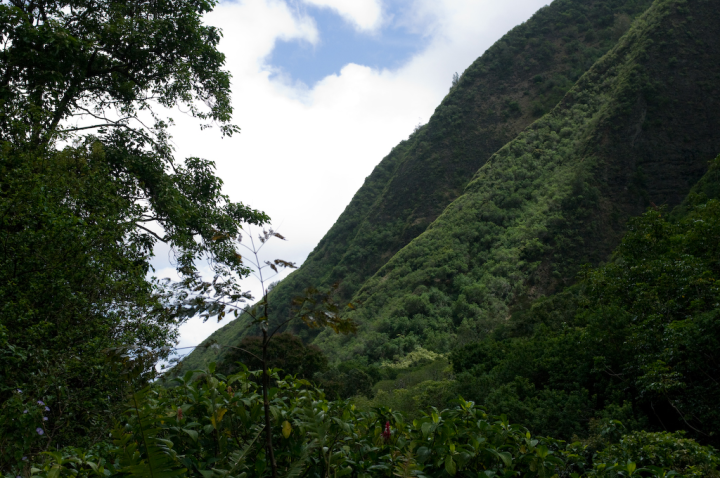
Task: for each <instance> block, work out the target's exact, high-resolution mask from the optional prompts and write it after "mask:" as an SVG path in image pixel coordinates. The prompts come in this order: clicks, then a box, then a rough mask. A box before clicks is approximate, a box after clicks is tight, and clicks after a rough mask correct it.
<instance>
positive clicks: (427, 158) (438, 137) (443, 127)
mask: <svg viewBox="0 0 720 478" xmlns="http://www.w3.org/2000/svg"><path fill="white" fill-rule="evenodd" d="M651 3H652V2H651V0H556V1H553V2H552V3H551V4H550V5H548V6H546V7H543V8H542V9H540V10H539V11H538V12H537V13H536V14H535V15H533V17H532V18H531V19H529V20H528V21H527V22H525V23H523V24H522V25H519V26H517V27H516V28H514V29H512V30H511V31H510V32H508V33H507V34H506V35H505V36H503V38H501V39H500V40H499V41H498V42H497V43H496V44H495V45H493V46H492V47H491V48H490V49H488V50H487V52H485V53H484V54H483V55H482V56H481V57H480V58H478V59H477V60H476V61H475V62H474V63H473V64H472V65H471V66H470V67H469V68H468V69H467V70H466V71H465V72H464V73H463V74H461V75H458V77H457V82H456V84H455V86H454V87H453V88H452V89H451V91H450V93H449V94H448V95H447V96H446V97H445V98H444V99H443V101H442V103H441V105H440V106H438V108H437V110H436V111H435V113H434V114H433V116H432V117H431V118H430V120H429V122H428V123H427V124H426V125H425V126H422V127H420V128H419V129H417V130H416V131H415V133H414V134H413V135H412V136H411V137H410V138H409V139H408V140H405V141H402V142H400V143H399V144H398V145H397V146H396V147H395V148H394V149H393V150H392V152H390V154H389V155H388V156H387V157H385V158H384V159H383V160H382V161H381V162H380V163H379V164H378V166H377V167H376V168H375V170H374V171H373V172H372V174H371V175H370V176H369V177H368V178H367V179H366V180H365V182H364V184H363V186H362V187H361V188H360V189H359V190H358V192H357V193H356V195H355V197H354V198H353V200H352V201H351V203H350V204H349V205H348V207H347V208H346V209H345V211H344V212H343V214H341V216H340V217H339V218H338V220H337V221H336V223H335V224H334V225H333V227H332V228H331V229H330V230H329V231H328V233H327V234H326V235H325V237H324V238H323V239H322V240H321V241H320V243H319V244H318V245H317V247H316V249H315V250H314V251H313V252H312V253H311V254H310V255H309V256H308V258H307V260H306V261H305V262H304V263H303V265H302V266H301V267H300V269H299V270H298V271H295V272H293V273H292V274H291V275H290V276H289V277H288V278H286V279H285V280H283V281H282V283H280V284H279V285H278V286H277V287H276V288H275V289H274V290H273V294H272V295H273V296H274V299H273V300H274V301H275V303H276V304H277V306H276V308H275V309H274V311H271V313H270V315H271V319H272V320H273V321H281V320H282V319H283V318H284V317H287V315H288V311H289V309H290V307H291V300H292V298H293V297H294V296H296V295H298V294H299V293H300V291H302V290H303V289H305V288H306V287H308V286H311V285H313V286H315V287H319V288H322V287H326V286H330V285H331V284H332V283H334V282H336V281H340V282H341V283H340V289H339V292H340V298H341V299H342V300H346V301H347V300H350V299H351V297H352V296H353V295H354V294H355V293H356V292H357V291H358V290H359V289H360V288H361V287H363V284H365V282H366V281H367V280H368V279H369V278H370V277H372V276H373V275H374V274H375V273H376V272H377V271H378V270H379V269H380V268H381V267H382V266H383V265H384V264H385V263H387V261H388V260H389V259H390V258H391V257H392V256H393V255H394V254H396V253H397V252H398V251H399V250H401V249H402V248H403V247H405V246H406V245H408V244H409V243H410V242H411V241H412V240H413V239H414V238H416V237H417V236H418V235H420V234H421V233H422V232H423V231H425V230H426V229H427V228H428V226H429V225H430V224H431V223H432V222H433V221H434V220H435V219H436V218H437V217H438V216H439V215H440V214H441V213H442V212H443V210H444V209H445V208H446V207H447V206H448V205H449V204H450V203H451V202H452V201H453V200H455V199H456V198H458V197H459V196H460V195H461V194H462V193H463V189H464V187H465V186H466V185H467V183H468V182H469V181H470V180H471V179H472V178H473V175H474V174H475V173H476V172H477V170H478V168H480V167H481V166H483V165H484V164H485V163H486V162H487V161H488V160H489V158H490V157H491V156H492V154H493V153H495V152H496V151H497V150H498V149H500V148H501V147H502V146H503V145H504V144H506V143H507V142H509V141H511V140H512V139H513V138H514V137H515V136H516V135H517V134H518V133H519V132H520V131H522V130H523V129H524V128H526V127H527V126H529V125H530V124H531V123H532V122H533V121H535V119H536V117H537V116H538V115H542V114H544V113H545V112H548V111H550V110H551V109H552V108H553V107H554V106H555V105H556V104H557V103H558V102H559V101H560V100H561V99H562V98H563V96H564V95H565V93H566V92H567V91H568V90H569V89H570V88H571V87H572V85H574V84H575V82H576V81H577V80H578V78H579V77H580V76H581V75H582V74H583V73H584V72H585V71H587V70H588V69H589V68H590V67H591V66H592V65H593V63H595V61H596V60H598V59H599V58H600V57H602V55H604V54H605V53H607V52H608V51H609V50H610V49H611V48H612V46H613V45H614V44H615V43H616V41H617V39H618V36H617V35H614V34H613V33H612V31H613V29H614V28H615V25H616V23H617V19H618V18H619V16H622V18H626V19H632V18H635V17H637V16H638V15H640V14H641V13H642V12H644V11H645V10H646V9H647V8H648V7H649V6H650V4H651ZM572 126H573V125H565V127H572ZM539 147H540V148H543V146H539ZM426 285H427V286H428V287H429V288H431V287H432V286H434V285H436V284H434V283H428V284H426ZM411 291H412V290H411ZM411 291H410V292H411ZM393 293H395V291H393ZM401 295H404V292H403V293H402V294H401ZM450 300H451V301H454V300H455V298H450ZM408 318H412V317H410V316H408ZM435 320H437V317H432V318H430V319H429V321H430V322H431V324H430V330H428V333H435V334H436V335H437V339H432V340H430V339H428V340H425V339H423V340H420V342H419V343H421V344H425V345H427V346H428V347H433V348H434V349H437V350H442V349H444V348H447V347H449V345H450V344H452V342H453V339H452V338H451V337H450V336H447V335H444V334H443V333H442V332H437V331H442V330H447V329H448V326H449V324H448V323H446V322H445V321H440V322H438V323H437V325H436V324H435ZM244 326H245V325H244V322H238V323H230V324H228V325H227V326H226V327H225V328H223V329H221V330H219V331H217V332H216V333H215V334H214V335H213V337H212V340H216V341H217V342H218V343H220V344H232V343H233V342H234V341H237V340H238V336H239V335H241V334H243V333H244V332H243V328H244ZM424 326H425V325H424V324H423V325H419V327H421V328H422V327H424ZM294 331H295V333H297V334H299V335H300V336H301V337H302V338H303V340H306V341H308V340H312V339H313V338H314V336H315V335H316V333H315V332H313V331H306V330H302V329H295V330H294ZM362 334H363V335H364V336H366V337H367V341H368V342H377V341H378V340H382V341H383V342H387V341H388V338H390V339H392V338H393V337H392V334H382V335H383V336H382V337H377V338H375V337H372V336H371V335H369V334H368V331H363V332H362ZM405 334H406V332H405ZM388 335H390V337H388ZM431 342H433V343H437V345H431ZM416 343H418V342H414V341H412V340H411V341H408V342H407V343H402V344H397V346H394V344H390V345H388V346H387V350H385V351H382V352H380V353H379V354H378V353H376V352H374V351H370V352H368V354H369V355H370V356H371V359H372V360H373V361H374V360H376V359H377V358H378V356H379V355H380V356H381V357H382V358H383V359H392V357H393V356H394V355H403V354H404V353H406V352H407V351H409V350H412V349H413V346H414V345H415V344H416ZM336 348H338V349H339V348H341V347H340V346H338V347H329V346H328V347H324V349H325V350H326V351H327V352H329V353H330V354H331V356H333V358H335V356H336V354H335V352H336V351H335V349H336ZM350 348H355V346H351V347H350ZM360 353H361V354H365V353H364V352H362V351H361V352H360ZM216 354H217V352H216V351H214V350H212V349H198V350H197V351H195V352H193V353H192V354H191V355H190V357H188V358H187V359H186V362H187V364H188V366H190V367H200V366H203V365H204V364H207V363H208V362H210V361H212V360H217V355H216ZM344 358H347V357H344Z"/></svg>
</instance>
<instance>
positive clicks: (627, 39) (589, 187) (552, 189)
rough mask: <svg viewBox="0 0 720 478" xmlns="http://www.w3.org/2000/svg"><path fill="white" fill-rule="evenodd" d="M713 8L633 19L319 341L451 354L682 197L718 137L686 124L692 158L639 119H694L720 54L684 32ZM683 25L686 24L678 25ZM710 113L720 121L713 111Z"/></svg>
mask: <svg viewBox="0 0 720 478" xmlns="http://www.w3.org/2000/svg"><path fill="white" fill-rule="evenodd" d="M689 12H691V13H692V14H693V18H694V21H693V22H688V21H687V20H686V17H687V15H688V14H689ZM715 15H718V11H717V10H713V9H712V8H711V7H710V4H709V3H707V2H692V3H688V4H687V5H686V4H685V3H684V2H681V1H668V2H657V3H656V4H655V5H654V6H653V7H652V8H650V9H649V10H648V11H647V12H646V13H645V14H644V15H642V16H641V17H639V18H638V19H636V20H635V22H634V23H633V25H632V27H631V28H630V30H629V31H628V32H627V33H626V34H625V35H624V36H623V37H622V38H621V39H620V41H619V42H618V44H617V45H616V47H615V48H614V49H613V50H611V51H610V52H609V53H608V54H607V55H605V56H604V57H603V58H602V59H601V60H599V61H598V62H597V63H596V64H595V65H594V66H593V67H592V68H591V69H590V70H588V72H586V73H585V75H583V76H582V77H581V78H580V79H579V80H578V82H577V83H576V84H575V86H573V88H572V89H571V90H570V91H569V92H568V93H567V95H566V96H565V97H564V99H563V101H562V102H561V103H560V104H559V105H558V106H557V107H556V108H555V109H554V110H553V111H552V112H550V113H548V114H547V115H545V116H543V117H542V118H540V119H539V120H537V121H536V122H535V123H533V124H532V125H531V126H529V127H528V128H526V129H525V130H524V131H523V132H521V133H520V134H519V135H517V137H516V138H515V139H514V140H512V141H510V142H509V143H508V144H506V145H505V146H503V147H502V148H500V149H499V150H498V151H497V152H496V153H495V154H494V155H493V156H492V157H491V158H490V160H489V161H488V162H487V163H486V164H485V165H484V166H483V167H482V168H480V169H479V170H478V171H477V174H476V176H475V178H474V179H473V180H472V181H470V182H469V183H468V184H467V186H466V188H465V192H464V194H463V195H462V196H461V197H459V198H458V199H457V200H455V201H454V202H453V203H452V204H450V205H449V206H448V207H447V208H446V209H445V211H444V212H443V214H442V215H441V216H440V217H439V218H438V219H437V220H435V222H433V224H432V226H431V227H430V228H428V229H427V230H426V231H425V232H424V233H423V234H421V235H420V236H419V237H417V238H416V239H415V240H413V241H412V242H411V243H409V244H408V245H407V246H405V247H404V248H403V249H402V250H400V251H399V252H397V253H396V254H395V255H394V256H393V257H392V258H391V259H389V261H388V262H387V263H386V264H385V265H384V266H382V267H381V268H380V269H379V270H378V271H377V273H376V274H375V275H374V276H372V277H371V278H369V279H368V280H366V281H365V282H364V284H363V285H362V287H361V288H360V289H359V291H358V292H357V293H356V295H355V296H354V297H353V299H352V301H353V303H355V304H358V307H357V310H356V311H354V312H352V313H351V314H350V317H352V318H353V319H354V320H355V321H356V322H357V323H358V324H359V330H360V332H359V333H358V334H357V336H356V337H353V338H348V339H338V338H336V337H334V336H332V335H330V334H322V333H321V334H320V335H319V336H318V337H317V338H316V339H315V341H314V343H316V344H317V345H319V346H320V347H321V348H322V349H323V350H324V351H325V352H326V353H327V354H328V356H329V357H330V358H331V360H343V359H345V358H349V357H351V356H355V355H365V356H367V357H368V358H369V360H370V361H371V362H374V361H376V362H381V361H383V360H392V359H395V356H398V357H402V356H404V355H406V354H407V353H409V352H411V351H412V350H414V349H415V348H416V347H418V346H422V347H423V348H426V349H428V350H432V351H433V352H436V353H447V352H449V351H450V350H451V349H452V348H454V347H456V346H458V345H463V344H465V343H469V342H473V341H476V340H480V339H482V338H484V337H486V336H487V335H488V334H490V333H492V331H493V330H494V329H495V328H496V327H498V326H499V325H500V324H503V323H504V322H505V321H506V320H507V318H508V317H511V316H512V315H513V314H515V313H518V312H520V311H522V310H523V309H526V308H527V307H528V306H529V304H530V303H532V301H533V300H535V299H537V298H538V297H539V296H541V295H549V294H552V293H555V292H558V291H560V290H562V289H563V288H564V287H567V286H569V285H571V284H572V283H573V282H574V281H575V278H576V274H577V273H578V272H579V271H580V269H581V266H582V265H583V264H588V263H589V264H592V265H597V264H599V263H600V262H601V261H602V260H604V259H606V258H607V257H608V256H609V255H610V253H611V251H612V249H613V248H614V247H615V246H616V245H617V244H618V243H619V242H620V238H621V237H622V235H623V233H624V232H625V230H626V227H627V220H628V218H629V217H633V216H635V215H637V214H640V213H641V212H642V211H643V210H644V209H645V207H646V206H650V205H651V203H655V204H665V203H666V204H670V205H676V204H678V203H680V201H682V200H683V199H684V197H685V195H686V194H687V193H688V192H689V190H690V187H691V185H692V184H693V183H694V182H695V181H696V180H697V179H699V178H700V177H701V175H702V172H704V171H705V168H706V165H707V161H709V160H710V159H712V158H714V157H715V156H716V155H717V153H718V151H720V134H714V133H713V134H711V135H710V136H708V135H706V134H705V133H699V132H697V131H694V130H693V131H691V129H692V128H690V129H688V130H687V131H685V130H683V131H684V133H683V134H684V135H685V136H686V137H687V138H688V140H689V142H687V143H685V142H684V143H683V144H687V145H689V146H688V147H690V148H693V149H694V150H695V151H696V154H695V156H694V158H695V159H694V160H692V161H691V160H689V159H688V160H684V159H682V157H681V156H682V155H678V154H676V153H675V150H673V149H672V148H670V147H669V143H668V142H667V141H670V142H672V141H674V140H673V139H672V138H673V137H674V136H673V133H671V128H662V127H660V126H658V127H651V125H650V124H649V123H648V125H646V126H643V124H644V123H638V121H641V120H642V121H646V120H648V121H650V120H649V118H665V117H666V115H674V117H678V115H679V116H682V117H687V118H688V120H689V121H690V117H691V116H692V115H694V114H695V112H696V111H697V110H696V109H695V107H692V108H690V107H689V106H688V105H689V104H695V102H698V103H702V102H703V101H704V100H703V98H705V97H706V93H705V92H704V91H701V90H699V89H698V88H697V86H696V83H695V82H696V81H699V80H698V78H701V77H702V78H704V79H706V80H707V81H710V82H714V81H716V80H715V78H717V75H718V74H720V68H716V65H718V64H720V63H717V62H713V61H712V60H710V58H709V56H708V52H707V50H703V49H697V48H695V46H694V45H695V40H691V39H690V38H689V37H688V36H687V35H686V33H685V32H686V31H692V32H695V33H693V35H695V34H697V35H701V32H703V31H705V29H706V28H713V26H712V25H713V24H714V23H713V22H714V20H710V18H715ZM680 24H682V25H684V26H686V27H687V28H686V29H683V30H682V32H680V30H678V29H674V30H673V28H671V26H672V25H680ZM716 38H717V37H716ZM662 41H666V42H671V44H672V45H674V46H673V47H672V48H683V49H684V50H683V51H687V55H686V56H685V57H684V58H685V59H686V60H687V63H686V68H685V70H683V71H684V73H685V74H688V75H692V76H693V78H694V80H692V81H690V80H683V79H682V78H681V77H680V76H676V73H675V71H674V70H673V72H671V73H668V74H667V75H666V74H665V73H663V72H664V71H665V70H666V65H665V63H664V60H663V58H665V56H666V54H667V51H666V49H667V48H670V47H669V46H661V42H662ZM712 41H713V42H714V41H716V40H712ZM683 45H685V46H687V48H685V46H683ZM691 46H692V48H691ZM716 46H717V44H716ZM712 51H714V52H717V51H720V49H717V48H716V47H713V50H712ZM710 56H711V55H710ZM690 71H692V72H693V73H692V74H691V73H690ZM466 74H467V73H466ZM661 79H662V81H661ZM703 81H704V80H703ZM461 83H462V82H461ZM681 91H682V93H680V92H681ZM673 95H675V96H673ZM678 95H679V96H678ZM663 97H664V98H668V97H676V98H678V101H677V102H675V101H671V102H665V101H662V100H661V98H663ZM691 97H692V98H694V99H692V100H690V98H691ZM698 107H700V108H704V107H703V106H698ZM707 111H708V113H709V114H711V115H713V119H712V120H709V121H710V122H711V123H712V124H713V125H715V126H713V127H712V128H713V130H714V131H720V116H718V115H716V114H715V111H717V110H712V111H713V112H710V110H707ZM643 115H644V116H643ZM663 121H664V120H663ZM638 124H640V126H638ZM663 124H664V123H663ZM673 124H675V123H673ZM638 128H639V129H638ZM633 131H634V132H633ZM631 133H632V135H633V136H630V138H631V139H632V138H633V137H634V138H635V140H634V141H635V142H634V143H633V141H631V140H628V139H627V138H628V135H629V134H631ZM635 133H637V136H635ZM691 138H693V139H691ZM661 145H662V146H661ZM643 171H648V173H647V174H646V173H644V172H643ZM650 172H651V173H650ZM671 177H672V178H675V179H673V183H672V184H673V187H672V188H668V187H667V184H668V182H667V181H669V180H670V179H669V178H671ZM666 179H667V180H666ZM278 287H280V286H278ZM510 381H512V377H511V379H510Z"/></svg>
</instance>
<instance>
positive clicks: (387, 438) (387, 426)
mask: <svg viewBox="0 0 720 478" xmlns="http://www.w3.org/2000/svg"><path fill="white" fill-rule="evenodd" d="M382 437H383V439H384V440H385V442H386V443H387V442H388V441H390V422H385V431H384V432H382Z"/></svg>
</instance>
